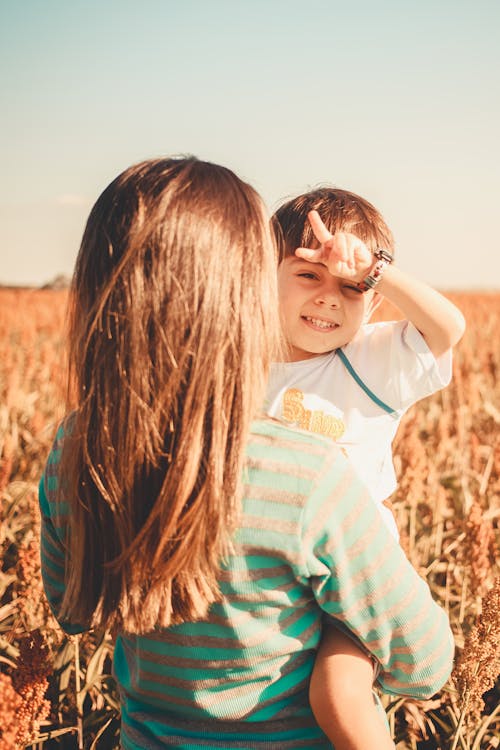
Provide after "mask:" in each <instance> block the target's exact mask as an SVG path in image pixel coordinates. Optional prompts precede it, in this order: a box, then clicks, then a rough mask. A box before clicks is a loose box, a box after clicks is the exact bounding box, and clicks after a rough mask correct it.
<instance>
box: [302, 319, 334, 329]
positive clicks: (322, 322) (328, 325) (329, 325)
mask: <svg viewBox="0 0 500 750" xmlns="http://www.w3.org/2000/svg"><path fill="white" fill-rule="evenodd" d="M306 320H309V321H310V322H311V323H313V324H314V325H315V326H319V327H320V328H335V327H336V326H335V323H327V321H326V320H318V318H311V317H309V316H306Z"/></svg>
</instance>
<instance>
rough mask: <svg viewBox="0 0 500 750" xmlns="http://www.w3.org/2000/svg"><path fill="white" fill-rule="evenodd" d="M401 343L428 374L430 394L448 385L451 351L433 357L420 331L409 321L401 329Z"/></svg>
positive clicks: (451, 360) (451, 358)
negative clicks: (415, 356)
mask: <svg viewBox="0 0 500 750" xmlns="http://www.w3.org/2000/svg"><path fill="white" fill-rule="evenodd" d="M403 341H404V343H405V344H406V346H407V347H408V348H409V349H410V350H411V351H412V352H414V353H415V354H416V355H417V357H418V359H419V361H420V363H421V366H422V370H423V371H425V372H427V373H428V387H429V388H430V389H432V390H431V391H430V392H431V393H434V392H435V391H438V390H440V389H441V388H445V387H446V386H447V385H449V384H450V382H451V376H452V364H453V356H452V350H451V349H448V350H447V351H445V352H444V353H443V354H441V356H439V357H435V356H434V354H433V353H432V352H431V350H430V349H429V346H428V344H427V342H426V340H425V339H424V337H423V336H422V334H421V333H420V331H419V330H417V328H415V326H414V325H413V323H410V322H409V321H406V323H405V325H404V327H403ZM427 395H430V393H429V394H427Z"/></svg>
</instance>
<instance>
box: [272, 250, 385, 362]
mask: <svg viewBox="0 0 500 750" xmlns="http://www.w3.org/2000/svg"><path fill="white" fill-rule="evenodd" d="M278 291H279V299H280V312H281V323H282V327H283V333H284V336H285V339H286V341H287V343H288V345H289V351H288V361H289V362H297V361H299V360H302V359H310V358H312V357H317V356H319V355H320V354H325V353H326V352H330V351H332V350H333V349H337V348H338V347H340V346H344V344H347V342H348V341H351V339H352V338H353V337H354V335H355V334H356V333H357V331H358V330H359V328H360V326H361V325H362V324H363V323H365V322H366V321H367V320H368V319H369V317H370V315H371V313H372V312H373V310H374V308H375V306H376V305H375V304H374V293H373V292H372V291H368V292H364V293H360V292H359V291H357V290H356V288H355V286H354V284H353V283H352V282H349V281H348V280H346V279H341V278H339V277H337V276H332V275H331V273H330V272H329V271H328V269H327V268H326V266H324V265H322V264H321V263H310V262H309V261H307V260H302V259H301V258H298V257H297V256H290V257H288V258H285V259H284V260H283V261H282V262H281V263H280V265H279V266H278Z"/></svg>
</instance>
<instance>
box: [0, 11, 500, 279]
mask: <svg viewBox="0 0 500 750" xmlns="http://www.w3.org/2000/svg"><path fill="white" fill-rule="evenodd" d="M0 106H1V112H2V115H1V119H0V133H1V139H0V149H1V151H0V157H1V159H0V163H1V178H0V257H1V263H0V283H11V284H26V283H28V284H42V283H44V282H46V281H48V280H50V279H52V278H53V277H54V276H55V275H56V274H58V273H70V272H71V270H72V267H73V263H74V260H75V257H76V253H77V251H78V245H79V242H80V238H81V234H82V231H83V227H84V223H85V220H86V217H87V214H88V212H89V210H90V207H91V205H92V203H93V202H94V201H95V199H96V198H97V196H98V194H99V193H100V192H101V190H102V189H103V188H104V187H105V186H106V185H107V184H108V183H109V182H110V181H111V180H112V179H113V178H114V177H115V176H116V175H117V174H118V172H120V171H121V170H122V169H124V168H125V167H127V166H129V165H130V164H131V163H133V162H135V161H138V160H141V159H143V158H147V157H151V156H159V155H168V154H179V153H193V154H195V155H197V156H199V157H200V158H203V159H207V160H209V161H217V162H220V163H222V164H225V165H226V166H228V167H231V168H232V169H234V170H235V171H236V172H237V173H238V174H239V175H240V176H242V177H244V178H245V179H247V180H248V181H249V182H251V183H252V184H253V185H255V187H257V189H258V190H259V191H260V192H261V194H262V195H263V197H264V199H265V200H266V203H267V205H268V206H269V208H270V209H271V210H272V209H273V208H275V207H276V206H277V205H278V204H279V203H280V202H281V201H282V200H283V199H284V198H287V197H289V196H291V195H295V194H297V193H299V192H302V191H304V190H307V189H309V188H310V187H312V186H315V185H317V184H320V183H321V184H324V183H329V184H335V185H338V186H341V187H345V188H348V189H350V190H353V191H355V192H358V193H361V194H362V195H363V196H364V197H366V198H368V200H370V201H371V202H372V203H374V204H375V205H376V206H377V207H378V208H379V209H380V210H381V211H382V213H383V214H384V216H385V218H386V219H387V221H388V223H389V224H390V225H391V227H392V228H393V231H394V233H395V236H396V242H397V252H398V256H397V262H398V263H399V265H401V267H402V268H404V269H405V270H407V271H409V272H411V273H414V274H415V275H417V276H419V277H420V278H422V279H424V280H426V281H428V282H429V283H431V284H434V285H436V286H439V287H440V288H442V289H456V288H464V289H468V288H497V289H498V288H500V243H499V239H498V231H497V225H498V222H499V218H500V208H499V207H500V2H498V0H470V1H469V0H442V1H441V2H439V1H438V0H434V1H432V0H420V2H418V3H417V2H415V0H379V2H375V0H358V2H352V3H346V2H344V1H342V2H339V1H337V0H308V2H303V0H301V1H298V0H248V1H247V0H175V1H174V0H142V2H141V3H138V2H137V0H85V1H84V0H0Z"/></svg>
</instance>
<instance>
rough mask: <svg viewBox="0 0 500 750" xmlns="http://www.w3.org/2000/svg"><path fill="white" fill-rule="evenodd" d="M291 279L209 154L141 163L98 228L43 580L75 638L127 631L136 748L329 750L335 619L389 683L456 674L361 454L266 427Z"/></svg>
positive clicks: (87, 241) (239, 186)
mask: <svg viewBox="0 0 500 750" xmlns="http://www.w3.org/2000/svg"><path fill="white" fill-rule="evenodd" d="M275 268H276V256H275V250H274V247H273V244H272V241H271V238H270V234H269V227H268V222H267V219H266V217H265V213H264V209H263V206H262V202H261V200H260V198H259V196H258V195H257V194H256V193H255V191H254V190H253V189H252V188H251V187H250V186H249V185H247V184H245V183H243V182H242V181H241V180H240V179H238V178H237V177H236V176H235V175H234V174H233V173H232V172H231V171H230V170H228V169H226V168H224V167H221V166H218V165H214V164H209V163H206V162H202V161H198V160H197V159H195V158H179V159H158V160H150V161H146V162H143V163H141V164H138V165H135V166H133V167H131V168H129V169H127V170H126V171H125V172H123V173H122V174H121V175H119V176H118V177H117V178H116V179H115V180H114V181H113V182H112V183H111V184H110V185H109V187H108V188H107V189H106V190H105V191H104V192H103V194H102V195H101V196H100V198H99V199H98V200H97V203H96V204H95V206H94V208H93V209H92V211H91V214H90V216H89V219H88V222H87V226H86V229H85V233H84V236H83V240H82V245H81V248H80V253H79V256H78V259H77V263H76V268H75V273H74V278H73V289H72V322H71V327H70V361H71V365H72V373H73V378H74V382H75V384H76V398H77V404H76V409H75V410H74V411H73V412H72V413H71V415H70V416H69V417H68V418H67V420H65V422H64V423H63V425H62V426H61V428H60V429H59V431H58V434H57V437H56V441H55V444H54V447H53V450H52V452H51V454H50V456H49V459H48V462H47V466H46V469H45V473H44V476H43V478H42V481H41V483H40V506H41V511H42V573H43V577H44V584H45V590H46V593H47V596H48V599H49V602H50V604H51V607H52V609H53V611H54V614H55V615H56V617H57V618H58V620H59V622H60V623H61V625H62V627H63V628H64V629H65V630H66V631H67V632H69V633H75V632H81V631H83V630H85V629H88V628H91V627H99V628H111V629H112V630H113V631H114V633H115V634H116V646H115V654H114V672H115V677H116V680H117V684H118V686H119V689H120V695H121V707H122V734H121V742H122V746H123V747H124V748H127V749H129V748H130V749H134V750H139V749H141V750H144V748H158V749H159V748H165V747H177V748H198V747H199V748H202V747H203V748H205V750H207V748H208V749H210V748H214V749H215V748H227V747H240V748H262V749H263V748H266V750H270V749H276V750H277V749H278V748H280V750H286V748H297V747H300V748H304V747H308V748H313V747H314V748H330V747H331V745H330V743H329V741H328V739H327V738H326V736H325V735H324V734H323V733H322V731H321V729H320V728H319V727H318V725H317V724H316V722H315V720H314V715H313V713H312V710H311V707H310V705H309V702H308V683H309V678H310V675H311V671H312V666H313V663H314V657H315V653H316V649H317V647H318V644H319V639H320V631H321V621H322V616H323V615H324V614H326V615H328V616H332V617H334V618H335V620H336V622H337V624H338V626H339V627H342V628H344V629H345V631H346V632H348V633H349V634H350V635H352V636H353V637H354V638H355V639H356V640H357V641H359V643H361V645H362V646H363V647H364V648H365V649H366V650H368V651H369V652H370V653H371V654H373V657H374V660H375V662H376V665H377V670H378V681H379V683H380V685H381V686H382V687H383V689H385V690H387V691H389V692H394V693H402V694H407V695H414V696H416V697H426V696H428V695H430V694H432V693H433V692H434V691H435V690H437V689H439V688H440V687H441V685H442V684H443V683H444V682H445V680H446V678H447V677H448V674H449V672H450V669H451V658H452V650H453V646H452V638H451V633H450V630H449V626H448V622H447V619H446V616H445V614H444V612H443V611H442V610H441V609H440V608H439V607H438V606H437V605H436V604H435V603H434V602H433V600H432V598H431V596H430V593H429V590H428V588H427V586H426V584H425V583H424V582H423V581H422V580H421V579H420V578H419V577H418V576H417V574H416V573H415V572H414V571H413V569H412V568H411V566H410V565H409V563H408V562H407V560H406V558H405V557H404V555H403V553H402V552H401V550H400V548H399V546H398V545H397V544H396V542H395V541H394V540H393V539H392V538H391V536H390V534H388V532H387V531H386V530H385V526H384V524H383V523H382V522H381V520H380V518H379V517H378V513H377V511H376V509H375V508H374V506H373V503H372V502H371V501H370V500H369V499H368V498H367V497H366V492H365V490H364V488H363V486H362V485H361V484H360V483H359V481H358V480H357V478H356V477H355V476H354V475H353V473H352V470H351V469H350V467H349V465H348V463H347V462H346V460H345V459H344V457H343V455H342V454H341V453H340V452H339V451H338V449H336V448H335V446H334V445H331V444H330V443H329V442H328V441H326V440H325V439H323V438H320V437H316V436H314V435H311V434H306V433H304V432H301V431H294V430H291V429H289V428H287V427H285V426H283V425H281V424H279V423H277V422H276V421H274V420H271V419H266V418H261V419H256V417H257V416H258V413H259V409H260V406H261V403H262V399H263V394H264V389H265V384H266V377H267V371H268V365H269V362H270V360H271V359H272V358H273V356H274V355H275V349H276V343H277V341H278V336H279V333H278V331H279V322H278V313H277V294H276V287H275V276H276V274H275Z"/></svg>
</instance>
